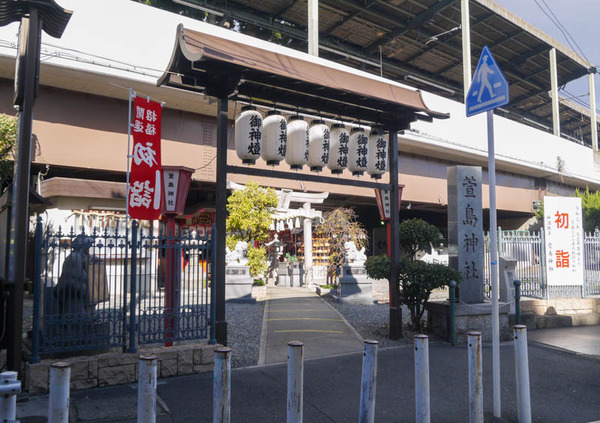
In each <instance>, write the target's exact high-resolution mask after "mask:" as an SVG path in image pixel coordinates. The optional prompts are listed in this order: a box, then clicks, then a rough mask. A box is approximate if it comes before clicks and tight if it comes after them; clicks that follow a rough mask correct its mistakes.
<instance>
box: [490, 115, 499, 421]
mask: <svg viewBox="0 0 600 423" xmlns="http://www.w3.org/2000/svg"><path fill="white" fill-rule="evenodd" d="M487 131H488V178H489V188H490V245H491V247H492V248H491V254H492V257H491V263H492V267H491V278H492V360H493V384H494V385H493V386H494V389H493V391H494V417H500V415H501V404H500V317H499V310H498V241H497V228H498V221H497V216H496V159H495V151H494V111H493V110H488V111H487Z"/></svg>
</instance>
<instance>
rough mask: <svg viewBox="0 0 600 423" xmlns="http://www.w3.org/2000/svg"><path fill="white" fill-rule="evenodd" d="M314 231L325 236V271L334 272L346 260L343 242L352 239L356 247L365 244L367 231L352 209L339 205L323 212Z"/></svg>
mask: <svg viewBox="0 0 600 423" xmlns="http://www.w3.org/2000/svg"><path fill="white" fill-rule="evenodd" d="M315 233H316V234H317V235H319V236H323V237H325V238H327V241H328V243H329V266H328V269H327V273H328V274H329V275H330V276H332V277H333V276H334V275H335V274H336V271H337V269H338V268H339V267H340V266H343V265H344V264H345V262H346V248H345V245H344V244H345V243H346V242H349V241H353V242H354V244H355V245H356V248H359V249H360V248H362V247H364V246H365V245H366V244H367V241H368V239H369V238H368V235H367V231H365V229H364V228H363V227H362V225H361V224H360V223H359V222H357V221H356V213H355V212H354V210H352V209H347V208H343V207H339V208H336V209H333V210H331V211H329V212H327V213H325V215H324V217H323V221H322V222H321V223H320V224H319V225H317V227H316V228H315Z"/></svg>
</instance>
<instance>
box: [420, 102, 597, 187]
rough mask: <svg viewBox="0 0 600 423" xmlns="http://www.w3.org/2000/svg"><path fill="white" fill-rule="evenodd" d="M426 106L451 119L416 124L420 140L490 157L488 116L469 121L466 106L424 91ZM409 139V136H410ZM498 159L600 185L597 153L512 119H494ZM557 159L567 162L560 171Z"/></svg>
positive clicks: (495, 117)
mask: <svg viewBox="0 0 600 423" xmlns="http://www.w3.org/2000/svg"><path fill="white" fill-rule="evenodd" d="M423 99H424V100H425V104H427V107H429V108H431V109H433V110H439V111H443V112H449V113H450V116H451V117H450V119H446V120H435V121H434V123H428V122H422V121H421V122H416V123H414V124H412V125H411V129H413V130H417V131H419V134H418V135H417V138H418V139H420V140H422V141H424V142H432V143H435V144H437V145H438V146H440V147H444V148H449V149H452V150H459V151H470V152H472V153H473V154H477V155H485V156H487V118H486V113H481V114H479V115H476V116H472V117H469V118H467V117H466V113H465V106H464V104H462V103H458V102H455V101H452V100H448V99H446V98H443V97H440V96H437V95H433V94H430V93H425V92H423ZM409 136H410V135H409ZM494 136H495V142H494V145H495V149H496V158H497V159H498V160H504V161H507V162H510V163H513V164H517V165H519V166H522V167H526V168H529V169H538V170H546V171H548V172H549V173H558V172H559V170H560V173H561V174H563V175H565V176H571V177H574V178H578V179H583V180H586V181H589V182H590V183H594V184H600V167H599V166H597V165H595V164H594V152H593V151H592V149H591V148H588V147H584V146H582V145H580V144H577V143H574V142H572V141H569V140H566V139H562V138H559V137H556V136H554V135H552V134H550V133H547V132H544V131H541V130H538V129H536V128H533V127H530V126H526V125H522V124H520V123H518V122H515V121H513V120H509V119H506V118H503V117H500V116H494ZM558 157H560V159H561V161H563V162H564V165H563V166H562V168H561V169H559V166H558V165H557V162H558Z"/></svg>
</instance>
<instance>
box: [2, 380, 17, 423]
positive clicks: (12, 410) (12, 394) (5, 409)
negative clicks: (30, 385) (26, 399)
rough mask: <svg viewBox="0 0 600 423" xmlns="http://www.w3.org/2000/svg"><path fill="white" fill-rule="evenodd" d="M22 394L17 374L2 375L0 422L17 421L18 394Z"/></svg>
mask: <svg viewBox="0 0 600 423" xmlns="http://www.w3.org/2000/svg"><path fill="white" fill-rule="evenodd" d="M19 392H21V382H20V381H18V380H17V372H2V373H0V422H10V421H16V420H17V394H18V393H19Z"/></svg>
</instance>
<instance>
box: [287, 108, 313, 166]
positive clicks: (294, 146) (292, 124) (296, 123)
mask: <svg viewBox="0 0 600 423" xmlns="http://www.w3.org/2000/svg"><path fill="white" fill-rule="evenodd" d="M308 145H309V144H308V122H306V121H305V120H304V119H302V116H292V117H291V118H290V121H289V122H288V125H287V148H286V152H285V162H286V163H287V164H289V165H290V168H291V169H294V170H300V169H302V166H304V165H305V164H306V163H307V162H308Z"/></svg>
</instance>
